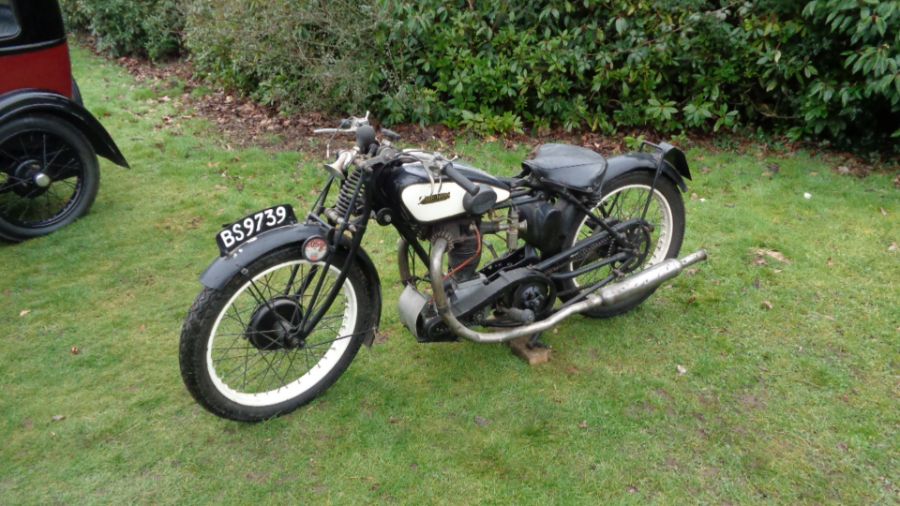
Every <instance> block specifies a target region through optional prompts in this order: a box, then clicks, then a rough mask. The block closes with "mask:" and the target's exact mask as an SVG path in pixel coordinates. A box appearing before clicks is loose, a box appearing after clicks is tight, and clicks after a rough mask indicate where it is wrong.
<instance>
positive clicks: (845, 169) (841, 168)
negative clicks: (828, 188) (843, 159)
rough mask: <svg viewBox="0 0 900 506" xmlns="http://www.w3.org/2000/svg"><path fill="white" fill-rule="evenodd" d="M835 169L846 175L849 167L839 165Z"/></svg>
mask: <svg viewBox="0 0 900 506" xmlns="http://www.w3.org/2000/svg"><path fill="white" fill-rule="evenodd" d="M837 171H838V174H841V175H844V176H846V175H847V174H849V173H850V167H847V166H846V165H841V166H840V167H838V168H837Z"/></svg>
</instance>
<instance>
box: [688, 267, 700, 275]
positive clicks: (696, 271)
mask: <svg viewBox="0 0 900 506" xmlns="http://www.w3.org/2000/svg"><path fill="white" fill-rule="evenodd" d="M698 272H700V269H698V268H696V267H691V268H690V269H685V270H684V275H685V276H693V275H694V274H697V273H698Z"/></svg>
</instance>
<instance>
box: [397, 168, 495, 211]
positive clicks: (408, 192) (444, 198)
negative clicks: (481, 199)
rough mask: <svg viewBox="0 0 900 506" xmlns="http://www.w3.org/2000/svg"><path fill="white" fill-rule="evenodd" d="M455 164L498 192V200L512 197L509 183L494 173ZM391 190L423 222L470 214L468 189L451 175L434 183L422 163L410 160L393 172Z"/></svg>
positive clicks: (471, 177) (473, 178)
mask: <svg viewBox="0 0 900 506" xmlns="http://www.w3.org/2000/svg"><path fill="white" fill-rule="evenodd" d="M453 166H454V167H456V169H457V170H458V171H459V172H460V173H462V174H463V175H464V176H466V177H467V178H469V179H470V180H471V181H472V182H473V183H476V184H478V185H481V186H484V187H488V188H491V189H493V190H494V192H496V193H497V203H498V204H499V203H501V202H503V201H505V200H508V199H509V194H510V191H509V186H508V185H507V184H506V183H504V182H503V181H501V180H499V179H497V178H495V177H494V176H492V175H490V174H488V173H486V172H483V171H481V170H478V169H476V168H474V167H471V166H468V165H466V164H462V163H459V162H453ZM388 184H389V185H390V186H392V188H390V189H389V193H392V194H394V195H399V197H400V198H399V201H400V204H401V205H402V206H403V208H404V209H405V210H406V211H407V212H408V213H409V214H410V216H411V217H412V218H413V219H415V220H416V221H418V222H420V223H434V222H438V221H441V220H446V219H448V218H453V217H456V216H461V215H464V214H465V213H466V211H465V209H464V208H463V197H464V196H465V195H466V191H465V190H464V189H463V188H462V187H461V186H459V185H458V184H456V183H454V182H453V181H451V180H450V179H448V178H447V177H443V178H435V180H434V181H433V182H432V180H431V179H429V177H428V173H427V172H426V169H425V168H424V167H423V166H422V164H420V163H408V164H404V165H403V166H402V167H400V168H399V169H397V170H396V171H394V172H393V173H392V174H391V178H390V181H389V182H388Z"/></svg>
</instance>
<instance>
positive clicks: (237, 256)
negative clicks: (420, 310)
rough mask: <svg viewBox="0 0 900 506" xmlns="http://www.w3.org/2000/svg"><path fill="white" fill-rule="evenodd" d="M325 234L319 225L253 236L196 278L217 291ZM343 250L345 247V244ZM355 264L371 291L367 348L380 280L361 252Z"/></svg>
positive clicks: (374, 329) (374, 326)
mask: <svg viewBox="0 0 900 506" xmlns="http://www.w3.org/2000/svg"><path fill="white" fill-rule="evenodd" d="M329 230H330V229H329V228H327V227H324V226H321V225H316V224H305V223H298V224H294V225H290V226H287V227H280V228H276V229H274V230H269V231H268V232H264V233H262V234H260V235H259V236H257V237H256V239H255V240H253V241H251V242H248V243H246V244H244V245H242V246H241V247H240V248H238V249H237V250H235V251H234V252H232V253H231V254H229V255H226V256H221V257H219V258H217V259H216V260H214V261H213V263H212V264H210V266H209V267H208V268H207V269H206V271H204V272H203V274H202V275H201V276H200V283H202V284H203V286H205V287H207V288H211V289H213V290H221V289H222V288H224V287H225V285H226V284H228V282H229V281H231V279H233V278H234V277H235V276H237V275H238V274H239V273H240V272H241V271H242V270H243V269H244V268H245V267H247V266H248V265H250V264H252V263H253V262H254V261H256V260H257V259H259V258H261V257H262V256H263V255H265V254H266V253H269V252H270V251H273V250H275V249H278V248H282V247H285V246H289V245H296V247H297V248H298V249H299V248H301V247H302V246H303V243H304V242H305V241H306V240H307V239H309V238H310V237H313V236H320V237H327V236H328V232H329ZM343 246H344V247H347V246H349V244H345V245H343ZM356 261H357V262H358V263H359V266H360V268H361V269H362V271H363V274H364V275H365V277H366V284H367V285H368V286H369V288H370V290H371V295H372V303H373V304H374V311H373V315H374V318H375V321H374V322H372V324H371V326H370V328H371V329H372V331H371V332H370V333H369V334H368V335H366V336H365V340H364V341H363V342H364V344H366V346H371V344H372V341H373V340H374V338H375V333H376V332H377V330H378V326H379V324H380V323H381V302H382V298H381V279H380V277H379V276H378V270H377V269H376V268H375V264H374V263H373V262H372V259H371V258H370V257H369V255H368V254H367V253H366V252H365V251H364V250H363V249H362V248H359V249H358V250H357V252H356Z"/></svg>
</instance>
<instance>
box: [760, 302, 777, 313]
mask: <svg viewBox="0 0 900 506" xmlns="http://www.w3.org/2000/svg"><path fill="white" fill-rule="evenodd" d="M760 307H762V308H763V309H765V310H766V311H768V310H770V309H772V308H774V307H775V306H773V305H772V303H771V302H769V301H767V300H764V301H762V304H760Z"/></svg>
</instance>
